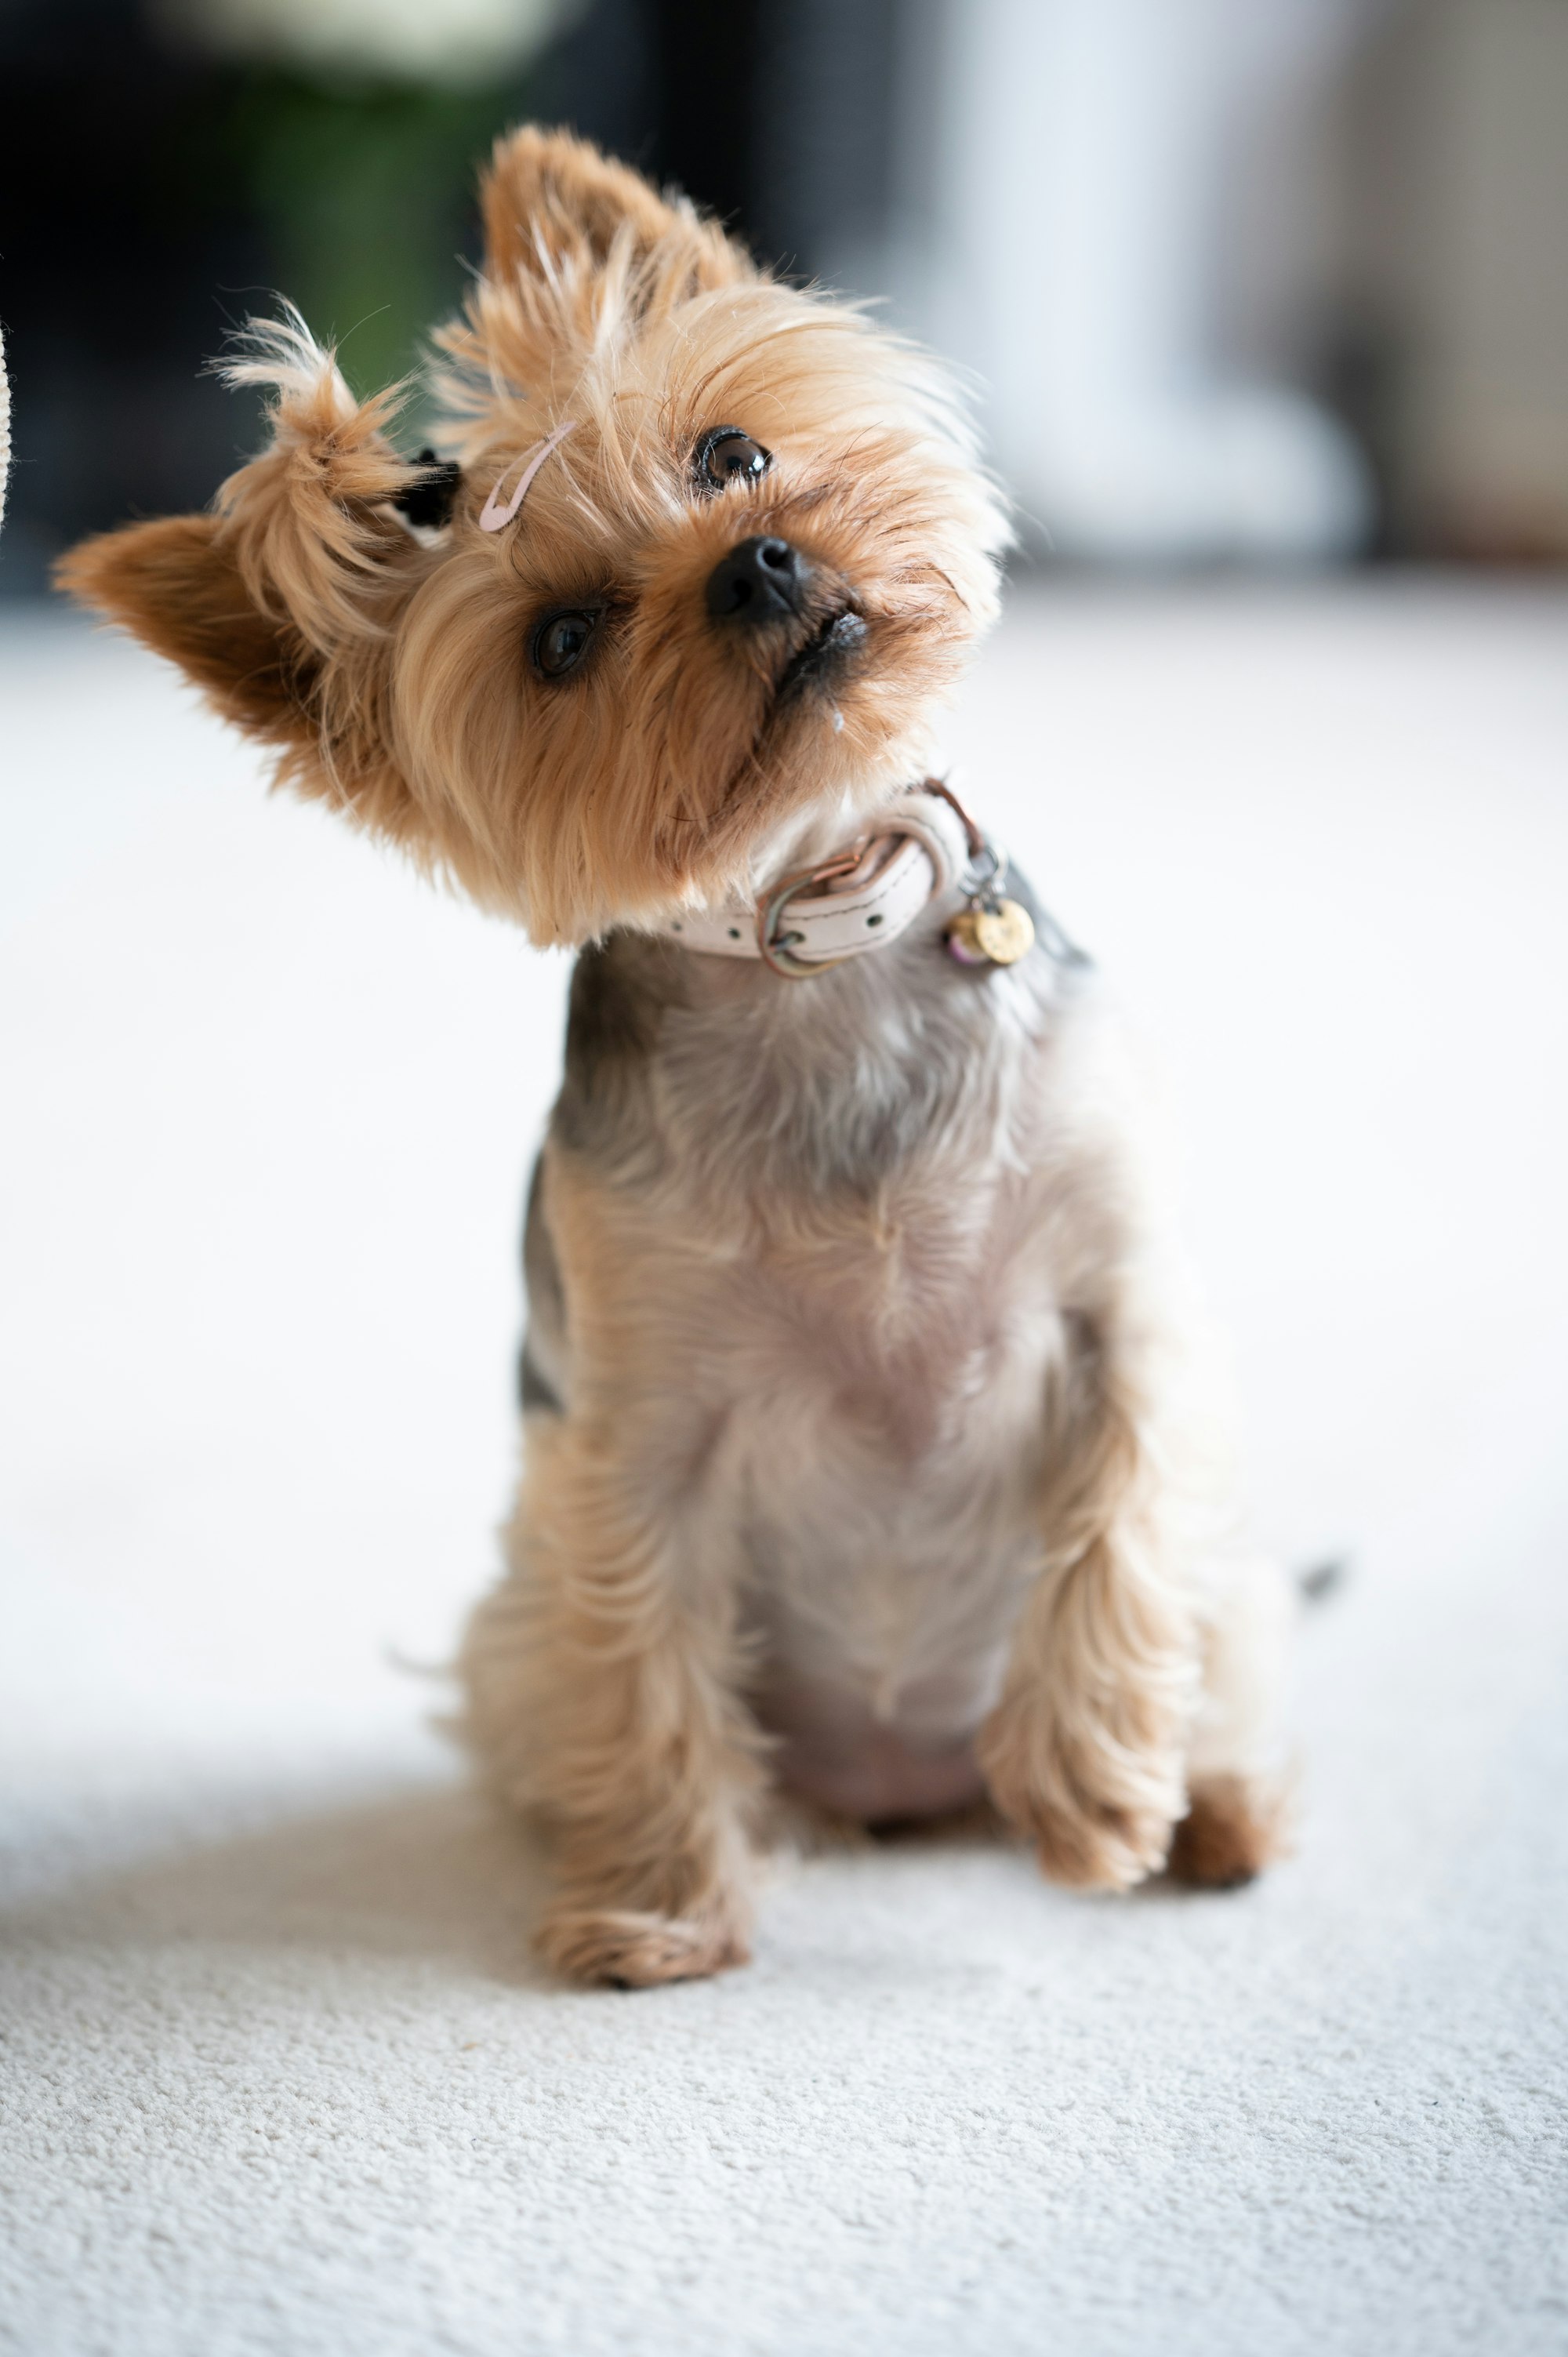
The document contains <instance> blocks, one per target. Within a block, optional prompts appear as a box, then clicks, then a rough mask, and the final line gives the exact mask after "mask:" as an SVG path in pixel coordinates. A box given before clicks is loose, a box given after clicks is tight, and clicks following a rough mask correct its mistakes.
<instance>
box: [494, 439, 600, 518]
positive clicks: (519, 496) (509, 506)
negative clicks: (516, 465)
mask: <svg viewBox="0 0 1568 2357" xmlns="http://www.w3.org/2000/svg"><path fill="white" fill-rule="evenodd" d="M576 422H577V421H576V419H575V417H569V418H568V419H567V421H566V423H565V425H558V426H557V427H556V428H555V431H554V433H553V434H547V435H546V436H545V437H544V439H543V441H542V443H541V444H540V446H539V447H538V449H537V450H536V451H535V452H534V454H533V456H532V458H531V459H530V460H529V462H528V464H527V466H526V467H525V468H523V470H522V478H521V481H520V482H519V484H518V487H517V489H516V490H515V491H513V493H512V495H511V497H510V500H508V501H507V503H506V505H505V507H504V508H503V507H502V506H501V504H500V495H501V485H502V484H503V483H504V482H505V480H506V479H507V477H508V476H509V475H510V472H511V468H510V465H508V466H505V467H503V468H501V471H500V473H499V475H498V476H497V477H496V479H495V487H494V489H493V490H491V492H490V495H489V499H488V500H486V501H485V504H484V506H483V507H482V508H481V509H480V510H479V530H480V531H481V532H499V531H501V530H502V528H503V527H504V526H505V525H507V524H509V523H510V522H511V520H512V518H513V516H514V515H515V514H516V513H517V511H518V510H519V508H520V507H521V505H522V502H523V498H524V496H525V494H526V492H527V490H528V487H529V485H530V483H532V480H533V479H534V477H535V475H537V474H538V472H539V469H540V468H541V467H542V466H543V464H544V461H545V460H546V458H548V457H549V456H550V453H551V452H552V450H553V449H554V448H555V447H556V446H557V444H559V443H562V442H564V440H565V439H566V436H567V435H568V434H570V433H571V431H572V428H573V427H574V425H575V424H576Z"/></svg>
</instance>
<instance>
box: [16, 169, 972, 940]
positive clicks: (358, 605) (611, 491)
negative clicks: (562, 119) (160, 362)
mask: <svg viewBox="0 0 1568 2357" xmlns="http://www.w3.org/2000/svg"><path fill="white" fill-rule="evenodd" d="M485 214H486V224H487V260H486V266H485V269H484V272H483V274H481V276H480V278H479V279H478V283H477V285H476V286H475V289H474V291H473V294H472V296H471V298H470V301H469V304H468V307H467V313H466V316H465V317H463V318H462V319H460V320H458V321H456V322H455V323H454V324H453V325H451V326H450V327H448V328H446V329H444V330H443V331H442V332H441V334H440V336H439V338H438V342H439V343H440V345H441V346H442V348H443V350H444V354H445V361H446V365H445V367H444V369H443V371H442V373H441V377H440V380H439V382H440V386H441V390H442V393H443V395H444V398H445V402H446V434H445V438H446V442H447V444H448V446H449V447H452V448H454V449H455V450H456V453H457V456H458V457H459V458H460V460H461V462H462V467H463V476H462V481H461V484H460V487H459V489H458V492H457V497H456V507H455V511H454V513H453V517H452V520H451V522H450V524H449V526H448V527H447V528H446V529H445V530H444V531H441V532H439V533H435V534H430V533H424V534H421V535H419V536H418V537H415V536H413V535H412V534H411V533H409V532H408V531H407V530H406V529H405V528H404V526H403V523H402V522H401V520H400V518H399V516H398V515H397V513H396V511H395V510H394V509H393V507H392V505H391V504H390V502H391V501H392V500H393V499H394V498H395V497H396V496H397V495H398V493H399V492H401V491H403V490H405V489H406V487H407V485H408V483H409V480H410V468H409V464H408V462H407V461H406V460H405V459H403V458H402V457H399V455H398V454H397V452H396V451H395V450H394V449H393V447H392V445H391V443H390V442H389V440H388V438H387V428H388V426H389V425H390V423H391V421H392V416H393V414H395V410H396V406H397V399H398V396H397V394H396V393H388V394H381V395H378V396H377V397H376V398H375V399H373V400H371V401H368V402H365V403H362V404H356V403H355V401H354V400H353V398H352V396H351V395H350V394H349V392H348V390H347V387H346V386H345V385H344V383H343V381H342V379H341V377H340V376H339V375H338V371H337V370H336V367H335V365H334V362H333V359H332V355H331V354H330V353H329V352H326V351H323V350H319V349H318V348H317V346H316V345H315V344H314V343H312V341H311V340H310V339H309V337H308V335H307V334H306V331H305V329H304V327H303V323H301V322H299V321H297V320H296V319H292V318H291V319H290V320H288V321H286V322H285V324H284V325H283V326H281V327H279V328H272V329H269V330H263V331H261V333H260V334H259V336H258V338H257V339H256V344H255V346H254V348H253V349H252V354H251V356H250V357H248V358H247V359H245V360H242V361H240V362H238V363H237V364H235V365H233V366H232V367H231V370H230V374H231V377H233V378H235V379H237V380H239V381H242V382H253V383H254V382H259V383H263V384H264V385H266V386H267V387H268V388H269V389H270V390H271V391H272V393H273V396H274V434H273V441H272V445H271V447H270V448H269V449H268V450H266V451H265V452H263V454H262V455H261V456H260V457H258V458H256V459H255V460H253V461H252V463H251V464H250V465H249V466H247V467H245V468H242V469H241V470H240V472H239V473H238V474H237V475H235V476H234V477H232V478H231V480H230V481H229V482H228V483H227V484H225V486H224V487H223V489H222V490H221V492H220V495H219V499H218V501H217V505H216V511H215V512H214V513H212V514H210V515H206V516H199V517H187V518H177V519H174V520H171V521H169V522H161V523H155V524H149V525H142V526H135V527H132V528H131V529H130V530H128V531H126V532H123V533H113V534H110V535H107V536H105V537H104V538H102V539H100V540H97V541H94V542H90V543H88V544H85V545H84V546H83V547H82V548H81V549H79V550H77V551H76V552H74V553H73V554H72V555H71V556H70V558H69V559H67V560H66V563H65V565H64V566H63V568H62V577H63V579H64V581H65V583H66V586H67V587H70V589H71V590H72V591H73V592H74V593H75V594H76V595H78V596H79V597H81V598H83V599H84V600H85V601H86V602H88V603H90V604H91V605H94V606H96V607H98V608H100V609H101V610H102V611H104V612H106V613H108V614H110V615H112V616H113V618H114V619H116V620H119V621H121V622H124V624H126V625H127V627H129V628H130V629H132V630H134V631H136V632H137V633H138V634H139V635H140V636H142V637H143V638H145V640H147V641H148V642H149V643H150V644H152V645H153V646H155V647H156V648H157V649H158V650H159V651H161V652H163V653H166V654H169V655H172V656H173V657H174V659H175V660H176V661H177V662H180V663H181V664H182V665H183V666H184V668H185V669H186V670H187V671H188V673H189V674H190V675H191V676H192V677H193V678H194V679H196V680H197V681H198V683H199V684H200V685H202V686H203V687H204V688H205V689H206V690H207V691H208V693H209V695H211V696H212V698H213V700H214V701H215V702H216V703H217V704H218V705H219V707H220V709H221V710H222V711H223V712H224V713H225V714H226V716H228V717H230V718H231V719H233V720H235V721H237V722H238V723H239V724H240V726H242V727H243V728H245V729H246V730H248V731H249V732H250V733H251V734H252V735H255V736H258V737H262V738H263V739H264V740H266V741H267V742H269V743H271V744H272V745H274V746H275V747H276V748H278V751H279V754H280V757H281V758H280V759H279V764H278V768H279V774H280V776H281V777H282V778H283V779H285V780H286V781H287V782H288V783H290V784H292V785H293V786H294V787H295V789H297V790H298V791H301V792H303V793H306V794H312V795H319V796H322V797H325V798H327V799H328V800H330V801H332V802H336V803H338V805H339V806H340V807H341V808H342V809H343V810H344V811H345V813H347V814H349V816H351V817H352V818H353V819H354V820H355V821H357V822H358V823H360V824H361V825H363V826H365V827H367V828H369V829H371V830H372V831H373V832H376V833H378V834H381V835H383V836H386V837H390V838H391V839H392V840H393V841H395V842H397V843H398V844H400V845H403V846H404V847H405V848H406V849H408V850H409V851H411V852H412V853H413V856H415V857H416V858H417V859H418V860H419V861H420V862H421V863H422V864H423V865H424V866H427V867H429V868H430V869H432V870H435V871H438V872H441V873H444V874H446V875H447V876H449V877H452V878H453V879H455V880H456V882H457V883H459V884H460V885H461V886H463V887H464V888H466V889H467V891H468V892H469V893H470V894H471V895H472V896H473V897H474V898H475V899H477V900H478V901H479V902H480V903H482V904H483V905H485V906H487V907H489V908H493V909H500V910H502V911H504V912H506V913H508V914H510V915H511V916H513V917H515V918H517V919H518V920H520V921H521V922H522V923H523V924H524V925H526V927H527V928H528V930H529V931H530V932H531V933H532V936H533V937H534V938H535V939H536V940H538V941H541V942H575V941H582V940H585V939H586V938H589V937H591V936H593V935H595V934H597V933H600V932H602V931H605V930H606V929H607V927H609V926H610V925H612V924H614V923H616V922H625V921H629V922H632V923H638V922H643V923H650V922H656V921H657V920H658V919H659V917H660V914H661V913H663V912H665V911H667V910H668V909H670V908H671V906H672V905H674V904H676V903H679V902H681V901H683V900H690V899H695V898H708V899H711V898H714V897H716V896H720V895H722V894H724V893H725V892H726V891H727V890H730V889H732V888H736V887H737V886H744V885H745V883H746V880H747V877H748V873H749V871H750V870H751V869H752V868H753V867H754V866H756V864H757V860H758V858H759V857H761V856H765V853H766V849H767V846H768V845H770V844H772V843H774V842H776V841H778V840H779V839H781V838H782V837H783V836H784V835H785V834H788V833H789V830H790V828H791V827H794V828H795V829H796V830H797V831H799V829H800V826H801V825H803V824H805V823H809V821H810V818H811V813H813V812H814V811H827V810H832V811H833V812H835V813H844V812H854V810H857V809H865V808H869V807H871V806H873V805H874V804H875V803H876V802H880V801H882V800H884V799H885V798H886V795H887V794H888V793H889V792H890V791H894V790H896V789H897V786H898V785H899V784H900V783H902V782H904V781H905V780H908V779H909V778H910V777H912V776H914V775H917V774H918V770H919V768H920V766H921V764H922V761H923V759H924V758H925V755H926V751H927V745H928V737H929V726H930V722H931V719H932V716H933V714H934V713H935V711H936V710H937V708H938V707H939V706H940V701H941V698H942V696H943V694H944V692H945V691H946V690H947V689H948V688H949V686H950V684H951V683H952V682H953V680H954V678H955V676H956V673H957V671H958V668H959V666H960V665H961V662H962V661H963V658H964V656H965V655H966V653H967V651H968V650H969V648H970V645H971V643H972V640H973V638H974V636H975V634H976V632H977V631H978V630H980V629H981V628H982V627H983V625H984V624H985V623H987V622H988V621H989V620H990V619H991V618H992V616H993V612H994V609H995V596H996V560H997V555H998V552H999V550H1000V548H1001V547H1002V545H1003V544H1004V539H1005V526H1004V521H1003V518H1002V514H1001V511H1000V507H999V503H998V500H997V498H996V496H995V493H994V491H993V488H992V487H991V485H990V484H989V483H988V481H987V480H986V479H985V478H984V477H983V474H982V473H981V472H980V470H979V468H978V467H977V465H976V462H975V457H974V451H973V446H972V440H971V437H970V433H969V429H968V426H967V424H966V422H965V420H964V417H963V414H962V411H961V404H960V403H959V402H958V401H957V399H956V398H955V394H954V392H953V389H952V386H951V383H950V381H949V380H948V379H947V378H946V377H945V376H944V375H943V373H942V372H941V371H940V370H939V369H938V368H937V367H936V365H935V364H934V363H933V362H931V361H929V360H928V359H926V358H925V357H924V356H923V355H921V354H920V353H918V352H917V351H915V350H913V349H911V348H910V347H909V346H908V345H906V344H904V343H902V342H901V341H900V340H898V339H897V338H895V337H892V336H889V335H887V334H886V333H885V332H883V331H882V330H880V329H879V328H876V327H875V326H874V325H873V324H872V323H871V322H870V321H868V320H867V319H866V318H865V317H864V316H863V315H862V314H860V313H858V312H856V311H855V310H854V309H853V308H849V307H845V306H843V305H842V304H838V303H833V302H831V301H829V300H828V299H826V298H825V297H823V296H820V295H818V294H814V293H807V292H802V291H800V290H799V289H796V288H791V287H789V286H785V285H779V284H778V283H776V282H774V281H773V280H771V279H769V278H768V277H767V276H765V275H763V274H759V273H758V272H757V270H756V269H755V268H754V267H753V265H752V264H751V263H750V262H749V260H748V259H747V258H746V255H745V254H744V253H742V252H741V250H740V249H739V248H738V247H737V246H736V245H735V244H734V243H733V242H731V241H729V240H727V239H726V238H725V237H724V236H723V235H722V233H721V232H720V231H718V230H717V229H716V228H715V227H714V225H713V224H711V223H709V222H705V221H702V220H700V219H699V218H698V217H697V216H696V215H695V214H694V213H693V210H692V209H691V208H690V207H689V206H688V205H686V204H685V203H684V202H683V201H682V200H681V199H669V200H667V199H660V198H658V197H656V196H655V195H654V194H653V192H652V191H651V190H650V188H648V187H647V186H646V184H645V183H643V182H642V181H640V180H639V179H638V178H636V177H635V176H634V175H632V174H630V173H628V172H626V171H624V170H622V169H621V168H620V167H618V166H614V165H611V164H608V163H607V162H606V161H605V160H604V159H603V158H601V157H599V156H597V155H596V153H595V151H594V150H593V149H591V148H588V147H586V146H585V145H581V144H580V143H577V142H575V141H572V140H568V139H565V138H563V137H560V136H551V135H544V134H541V133H538V132H534V131H524V132H521V133H519V134H517V135H514V136H513V137H512V138H511V139H510V141H507V142H503V143H502V144H501V145H500V146H499V148H498V151H497V156H496V160H495V164H494V167H493V168H492V171H491V173H490V175H489V180H488V182H487V186H486V191H485ZM567 420H570V421H571V422H572V425H573V432H572V434H571V436H570V437H569V438H568V439H567V440H565V441H564V443H562V445H561V446H560V447H559V448H558V449H556V450H555V451H554V452H553V454H552V455H551V457H549V458H548V459H547V461H546V462H545V464H544V466H543V467H542V470H541V471H540V474H539V476H538V478H537V479H536V480H535V481H534V482H533V484H532V487H531V489H530V490H529V491H528V494H527V497H526V499H525V500H524V502H523V504H522V506H521V510H520V511H519V513H518V515H517V517H516V518H515V520H514V521H513V522H510V524H508V525H507V526H506V527H505V528H504V529H503V530H501V531H499V532H498V533H483V532H481V531H480V530H479V529H478V512H479V510H480V507H481V505H482V503H483V501H484V499H485V496H486V493H487V492H488V491H489V488H490V486H491V485H492V484H493V483H494V482H496V480H497V479H498V478H501V477H503V475H504V476H505V477H506V479H508V481H509V482H515V480H516V479H517V476H518V474H519V472H520V470H521V464H522V462H523V460H524V459H525V457H526V456H527V454H528V453H529V452H530V451H531V450H532V449H534V448H535V447H537V445H538V444H539V443H540V442H541V441H542V438H543V437H544V436H545V435H546V434H548V433H549V432H550V431H551V430H552V429H553V427H555V426H557V425H561V424H562V423H564V422H565V421H567ZM714 425H738V426H740V427H742V428H743V429H744V430H745V432H746V433H747V434H748V435H750V436H753V437H755V439H756V440H757V442H758V443H760V444H762V445H764V446H765V447H767V448H768V450H769V451H770V452H771V453H772V455H773V463H772V466H771V468H770V469H769V470H768V473H767V474H766V475H765V476H763V477H762V478H761V479H760V480H758V481H757V482H755V483H752V482H741V483H736V484H731V485H730V486H729V487H728V488H727V489H725V490H722V491H717V492H711V493H707V494H704V493H703V491H702V490H701V489H700V488H699V487H698V485H697V484H696V482H695V480H694V478H693V451H694V449H695V447H696V445H697V444H698V442H699V440H700V437H701V436H702V435H703V433H704V431H706V430H707V429H709V428H711V427H713V426H714ZM757 534H777V535H779V536H780V537H782V538H784V539H786V540H788V541H789V543H790V544H792V546H793V547H794V548H795V549H796V550H797V551H798V552H799V553H800V556H801V558H802V559H803V560H804V563H805V566H806V568H807V570H806V576H805V580H806V587H805V593H804V596H803V598H802V602H801V606H800V611H799V613H798V614H797V615H794V616H791V617H789V618H781V619H779V621H778V622H777V623H775V624H772V625H770V626H768V627H765V628H762V629H759V630H752V631H745V632H739V631H736V630H727V629H726V628H725V626H724V625H723V624H722V623H715V622H714V620H713V619H711V618H710V616H709V614H708V612H707V609H706V606H705V602H704V590H705V586H706V584H707V581H708V578H709V576H710V575H711V573H712V572H713V569H714V565H716V564H717V563H718V562H719V560H720V559H721V558H722V557H723V556H724V555H725V554H726V552H727V551H728V550H730V549H731V548H733V547H734V546H736V544H738V543H739V542H741V541H743V540H746V539H747V538H749V537H751V536H753V535H757ZM574 605H584V606H591V607H593V608H596V609H597V610H599V611H600V613H601V614H602V618H603V619H602V620H601V622H600V625H599V627H598V629H597V630H596V633H595V640H594V643H593V645H592V648H591V650H590V652H589V654H588V656H587V657H586V659H585V662H583V664H582V665H581V666H580V667H579V669H578V670H577V671H576V672H575V673H573V674H572V675H571V676H570V677H568V678H565V679H563V680H559V681H555V682H550V681H546V680H543V679H542V678H541V677H540V676H538V674H537V673H536V672H535V670H534V668H533V665H532V661H531V658H530V651H529V650H530V645H531V641H532V634H533V632H534V630H535V629H536V627H537V625H538V622H539V619H540V618H541V617H542V615H544V614H547V613H548V612H550V611H551V610H552V609H553V608H563V607H571V606H574Z"/></svg>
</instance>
